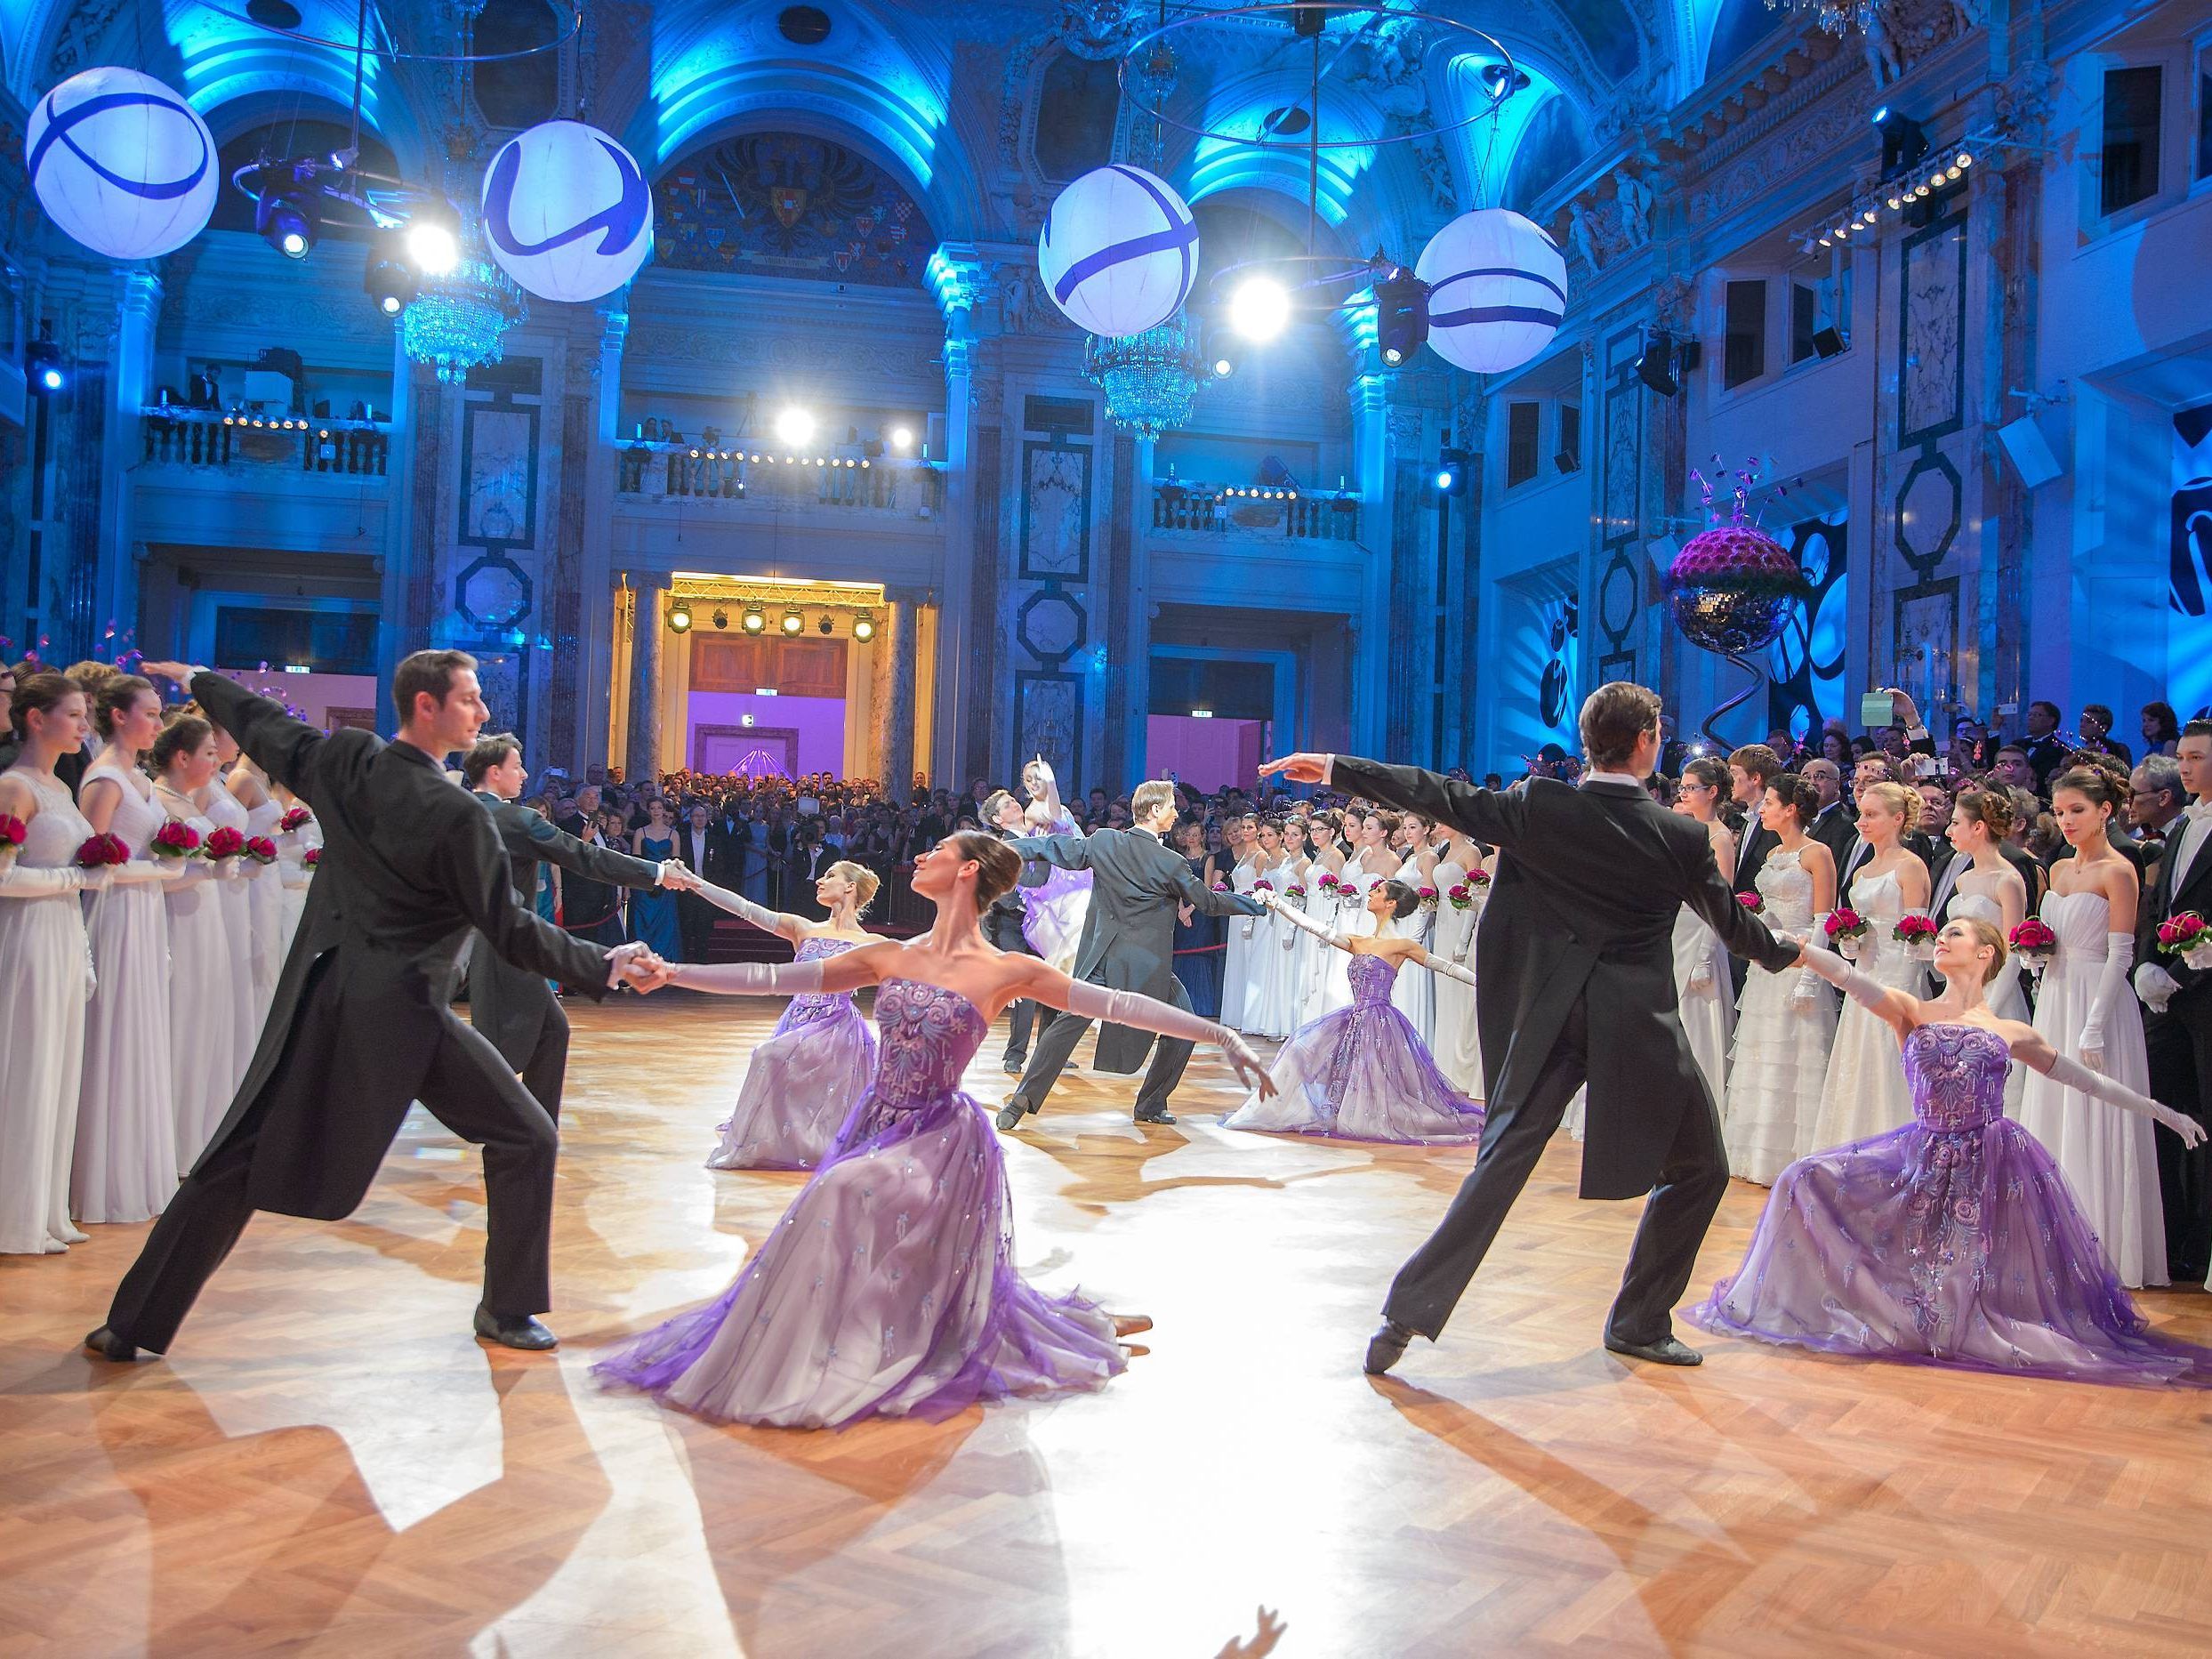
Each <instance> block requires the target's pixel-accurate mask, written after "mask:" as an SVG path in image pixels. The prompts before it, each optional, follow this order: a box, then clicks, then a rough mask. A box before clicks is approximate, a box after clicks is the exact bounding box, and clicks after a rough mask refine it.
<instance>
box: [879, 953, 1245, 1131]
mask: <svg viewBox="0 0 2212 1659" xmlns="http://www.w3.org/2000/svg"><path fill="white" fill-rule="evenodd" d="M852 954H856V953H853V952H847V953H846V956H850V955H852ZM845 959H846V957H845V956H840V957H838V958H836V959H835V960H837V961H839V962H842V961H844V960H845ZM1007 961H1009V962H1016V963H1018V964H1019V965H1018V969H1017V970H1016V977H1017V979H1018V982H1019V984H1020V987H1021V989H1020V995H1024V996H1027V997H1030V998H1033V999H1034V1000H1035V1001H1037V1002H1040V1003H1043V1004H1044V1005H1045V1006H1046V1007H1047V1008H1059V1009H1065V1010H1066V1011H1068V1012H1069V1013H1071V1014H1075V1015H1079V1016H1081V1017H1082V1019H1097V1020H1102V1021H1104V1022H1106V1023H1107V1024H1109V1025H1116V1026H1134V1027H1137V1028H1138V1030H1140V1031H1155V1032H1157V1033H1159V1034H1160V1035H1162V1036H1163V1037H1180V1038H1183V1039H1184V1040H1185V1041H1186V1042H1191V1043H1213V1044H1215V1045H1217V1046H1218V1047H1219V1049H1220V1050H1221V1051H1222V1052H1223V1053H1224V1054H1226V1055H1227V1056H1228V1059H1229V1064H1230V1065H1231V1066H1233V1067H1235V1069H1236V1075H1237V1076H1238V1078H1239V1079H1240V1080H1241V1081H1243V1082H1244V1083H1250V1084H1251V1085H1252V1086H1253V1087H1255V1088H1257V1089H1258V1090H1259V1095H1260V1098H1261V1099H1267V1098H1268V1097H1269V1096H1271V1095H1273V1094H1274V1093H1275V1083H1274V1081H1273V1080H1272V1079H1271V1078H1269V1077H1268V1075H1267V1067H1265V1066H1263V1065H1261V1064H1260V1063H1259V1055H1257V1054H1255V1053H1253V1052H1252V1051H1251V1047H1250V1045H1249V1044H1247V1043H1245V1041H1244V1039H1243V1037H1240V1036H1238V1035H1236V1033H1235V1032H1234V1031H1232V1030H1230V1029H1229V1028H1228V1027H1227V1026H1225V1025H1222V1024H1220V1023H1219V1021H1216V1020H1211V1019H1205V1018H1204V1017H1203V1016H1202V1015H1199V1014H1194V1013H1193V1012H1191V1011H1190V1010H1189V1009H1187V1008H1178V1007H1176V1006H1175V1004H1174V1003H1163V1002H1162V1001H1160V999H1159V998H1158V997H1155V996H1146V995H1141V994H1140V993H1138V992H1136V991H1115V990H1111V989H1109V988H1107V987H1105V986H1103V985H1092V984H1091V983H1090V981H1089V980H1087V979H1071V978H1068V977H1067V975H1066V974H1064V973H1062V972H1061V971H1060V970H1058V968H1055V967H1053V966H1052V965H1051V964H1050V963H1049V962H1042V961H1040V960H1039V959H1038V958H1036V957H1034V956H1009V957H1008V958H1007Z"/></svg>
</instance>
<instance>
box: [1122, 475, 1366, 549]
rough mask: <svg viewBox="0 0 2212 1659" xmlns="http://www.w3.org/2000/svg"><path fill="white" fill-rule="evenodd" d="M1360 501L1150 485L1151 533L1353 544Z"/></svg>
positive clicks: (1319, 493)
mask: <svg viewBox="0 0 2212 1659" xmlns="http://www.w3.org/2000/svg"><path fill="white" fill-rule="evenodd" d="M1359 506H1360V503H1359V496H1358V495H1356V494H1354V493H1353V492H1351V491H1348V490H1300V489H1248V488H1245V487H1243V486H1241V485H1221V484H1200V483H1194V482H1191V481H1189V480H1187V479H1154V481H1153V486H1152V527H1153V528H1154V529H1155V530H1196V531H1202V532H1211V533H1213V534H1216V535H1228V534H1231V533H1237V534H1242V535H1245V536H1283V537H1286V538H1289V539H1291V540H1298V541H1314V542H1355V541H1357V540H1358V539H1359Z"/></svg>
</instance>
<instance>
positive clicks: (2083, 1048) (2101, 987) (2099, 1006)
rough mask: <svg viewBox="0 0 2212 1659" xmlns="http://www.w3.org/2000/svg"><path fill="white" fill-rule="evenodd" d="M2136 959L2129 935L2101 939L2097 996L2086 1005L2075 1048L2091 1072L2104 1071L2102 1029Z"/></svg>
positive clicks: (2113, 934)
mask: <svg viewBox="0 0 2212 1659" xmlns="http://www.w3.org/2000/svg"><path fill="white" fill-rule="evenodd" d="M2135 960H2136V936H2135V935H2134V934H2132V933H2107V934H2106V935H2105V936H2104V966H2103V968H2101V969H2099V970H2097V978H2096V995H2095V1000H2093V1001H2092V1002H2091V1003H2090V1004H2089V1017H2088V1019H2086V1020H2084V1021H2083V1022H2082V1025H2081V1035H2080V1037H2079V1039H2078V1040H2077V1042H2076V1043H2075V1047H2076V1048H2077V1050H2078V1051H2079V1053H2080V1055H2081V1063H2082V1064H2083V1065H2085V1066H2087V1067H2089V1068H2090V1069H2091V1070H2093V1071H2103V1069H2104V1030H2105V1027H2106V1025H2107V1024H2108V1023H2109V1022H2110V1020H2111V1017H2112V1009H2113V1007H2114V1005H2115V1004H2116V1003H2119V998H2120V994H2121V992H2123V991H2124V990H2125V989H2126V988H2127V986H2128V969H2129V968H2130V967H2131V966H2133V965H2134V963H2135Z"/></svg>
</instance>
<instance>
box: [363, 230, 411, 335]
mask: <svg viewBox="0 0 2212 1659" xmlns="http://www.w3.org/2000/svg"><path fill="white" fill-rule="evenodd" d="M421 286H422V284H421V280H420V279H419V278H417V277H416V275H415V271H414V265H413V264H411V263H410V262H408V260H407V256H406V241H405V239H404V238H402V237H400V236H399V235H398V232H396V231H386V232H385V233H383V234H382V235H381V236H379V237H378V238H376V246H374V248H373V249H372V250H371V251H370V254H369V264H368V274H367V275H366V276H365V277H363V278H361V291H362V292H363V293H364V294H367V295H368V296H369V298H370V299H371V300H372V301H374V302H375V305H376V309H377V310H380V311H382V313H383V314H384V315H385V316H387V317H397V316H398V315H399V313H400V312H402V311H404V310H406V309H407V307H408V306H410V305H412V304H414V296H415V294H416V293H417V292H418V291H419V290H420V288H421Z"/></svg>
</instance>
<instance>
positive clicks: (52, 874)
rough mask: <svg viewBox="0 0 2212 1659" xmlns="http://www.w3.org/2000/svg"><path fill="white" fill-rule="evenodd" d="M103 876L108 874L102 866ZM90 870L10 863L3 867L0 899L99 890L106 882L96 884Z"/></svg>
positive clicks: (67, 866)
mask: <svg viewBox="0 0 2212 1659" xmlns="http://www.w3.org/2000/svg"><path fill="white" fill-rule="evenodd" d="M91 874H92V872H91V871H89V870H80V869H78V868H77V867H76V866H75V865H73V864H70V865H62V866H60V867H58V868H54V869H26V868H25V867H24V866H22V865H20V864H16V863H10V864H8V865H7V866H4V867H0V898H53V897H54V896H55V895H56V894H57V893H84V892H97V891H98V890H99V889H100V888H101V887H105V886H106V885H107V882H104V881H103V882H100V883H99V886H98V887H95V886H94V885H93V882H90V881H89V880H87V879H86V878H87V877H88V876H90V875H91ZM101 874H102V875H105V874H107V872H106V870H105V869H104V868H103V869H102V870H101Z"/></svg>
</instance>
